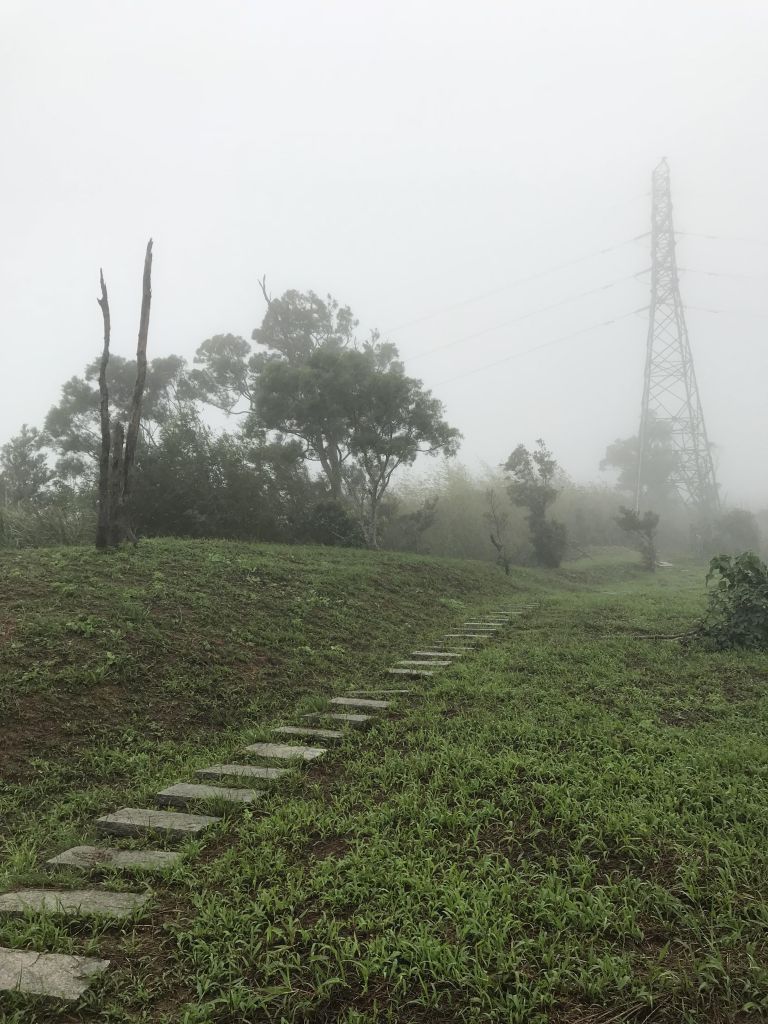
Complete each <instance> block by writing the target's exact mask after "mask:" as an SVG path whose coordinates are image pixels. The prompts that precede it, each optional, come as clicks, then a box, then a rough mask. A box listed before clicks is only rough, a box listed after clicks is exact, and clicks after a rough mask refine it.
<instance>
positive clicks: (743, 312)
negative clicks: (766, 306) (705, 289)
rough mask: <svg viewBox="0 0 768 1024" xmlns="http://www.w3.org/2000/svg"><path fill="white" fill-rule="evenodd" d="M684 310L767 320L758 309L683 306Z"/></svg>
mask: <svg viewBox="0 0 768 1024" xmlns="http://www.w3.org/2000/svg"><path fill="white" fill-rule="evenodd" d="M685 308H686V309H694V310H696V312H697V313H718V314H724V315H725V316H753V317H757V319H759V320H764V319H766V318H768V313H763V312H761V311H760V310H759V309H713V308H712V307H710V306H689V305H688V303H686V304H685Z"/></svg>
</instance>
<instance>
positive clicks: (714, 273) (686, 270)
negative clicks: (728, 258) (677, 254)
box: [677, 267, 765, 281]
mask: <svg viewBox="0 0 768 1024" xmlns="http://www.w3.org/2000/svg"><path fill="white" fill-rule="evenodd" d="M677 269H678V271H679V272H680V273H681V274H702V275H703V276H705V277H727V278H732V279H733V280H736V281H764V280H765V275H764V274H763V275H761V274H729V273H725V272H723V271H720V270H699V269H698V268H697V267H678V268H677Z"/></svg>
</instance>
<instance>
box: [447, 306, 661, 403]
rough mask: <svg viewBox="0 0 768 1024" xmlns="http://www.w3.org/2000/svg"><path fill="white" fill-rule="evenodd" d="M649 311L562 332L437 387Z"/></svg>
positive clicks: (448, 379) (638, 310)
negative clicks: (567, 332)
mask: <svg viewBox="0 0 768 1024" xmlns="http://www.w3.org/2000/svg"><path fill="white" fill-rule="evenodd" d="M647 311H648V307H647V306H641V307H640V308H639V309H632V310H630V312H629V313H622V314H621V316H614V317H611V319H610V320H603V321H601V322H600V323H599V324H590V326H589V327H582V328H581V330H579V331H572V332H571V333H570V334H562V335H560V337H559V338H552V340H551V341H545V342H543V343H542V344H541V345H533V346H532V347H531V348H526V349H523V350H522V351H520V352H513V353H512V354H511V355H508V356H504V357H503V358H501V359H496V360H494V361H493V362H492V363H485V364H484V365H483V366H475V367H474V368H473V369H471V370H464V372H463V373H460V374H458V375H457V376H455V377H448V378H447V379H446V380H441V381H439V383H438V384H436V385H435V386H436V387H442V385H443V384H451V383H453V381H455V380H464V378H465V377H470V376H471V375H472V374H474V373H482V372H483V371H484V370H492V369H494V367H496V366H501V365H502V364H503V363H508V362H511V360H513V359H520V358H521V357H522V356H527V355H530V354H531V353H532V352H540V351H541V350H542V349H544V348H550V346H552V345H559V344H560V343H561V342H563V341H570V339H571V338H578V337H579V335H582V334H588V333H589V332H590V331H597V330H599V329H600V328H601V327H610V326H611V324H615V323H618V322H619V320H626V319H627V318H628V317H630V316H636V315H637V314H638V313H646V312H647Z"/></svg>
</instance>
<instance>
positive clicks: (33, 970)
mask: <svg viewBox="0 0 768 1024" xmlns="http://www.w3.org/2000/svg"><path fill="white" fill-rule="evenodd" d="M108 967H109V960H96V959H95V958H94V957H90V956H69V955H67V954H64V953H36V952H34V951H33V950H28V949H6V948H4V947H0V992H22V993H23V994H24V995H28V996H49V997H50V998H51V999H79V998H80V996H82V995H83V993H84V992H85V991H86V990H87V989H88V988H89V987H90V986H91V985H92V984H93V982H94V981H95V980H96V979H97V978H98V977H99V976H100V975H102V974H103V973H104V971H106V969H107V968H108Z"/></svg>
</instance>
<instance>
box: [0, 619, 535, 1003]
mask: <svg viewBox="0 0 768 1024" xmlns="http://www.w3.org/2000/svg"><path fill="white" fill-rule="evenodd" d="M515 614H519V612H515ZM509 622H510V614H507V613H506V612H503V613H502V612H501V611H500V612H499V613H498V614H493V615H487V616H483V617H480V618H478V619H476V620H471V621H467V622H465V623H464V624H463V626H462V627H461V629H460V631H458V632H454V633H447V634H445V635H444V637H443V638H442V639H441V640H439V641H435V642H434V643H432V644H430V645H428V648H429V649H426V650H423V651H413V652H412V654H411V656H410V659H408V660H403V661H400V662H399V663H398V665H397V666H396V667H394V668H389V669H387V670H386V671H387V673H388V674H389V675H396V676H410V677H431V676H432V675H434V670H435V669H441V668H448V667H450V666H451V665H453V664H455V663H456V662H455V659H456V658H460V657H461V653H460V652H476V651H477V649H478V647H479V645H480V644H481V643H484V642H487V641H489V640H491V639H493V638H494V637H495V635H496V634H497V633H498V632H499V631H500V630H501V628H502V627H503V626H504V625H505V624H508V623H509ZM422 659H423V660H422ZM347 693H348V695H347V696H344V697H332V698H330V700H329V702H328V703H329V706H330V708H331V710H326V711H320V712H312V713H309V714H305V715H302V718H304V719H331V720H334V721H337V722H341V723H344V724H345V725H347V726H363V725H366V724H368V723H369V722H373V721H374V720H375V719H374V717H372V716H371V715H370V714H364V713H360V712H364V711H384V710H386V709H387V708H389V707H390V706H391V701H390V700H388V699H382V698H385V697H387V696H389V695H407V694H413V693H414V691H413V690H410V689H387V688H384V687H375V688H372V689H350V690H349V691H347ZM334 708H341V709H347V708H349V709H359V711H355V712H354V713H352V712H349V713H348V712H346V711H345V710H344V711H342V712H338V711H334V710H333V709H334ZM272 733H273V734H274V735H276V736H278V737H285V738H286V739H287V738H290V739H294V738H297V739H300V740H301V739H303V740H322V741H324V742H333V741H336V740H342V739H344V738H345V736H346V735H348V733H347V732H342V731H339V730H336V729H326V728H314V727H309V726H294V725H283V726H276V727H274V728H273V729H272ZM326 752H327V751H326V749H325V747H320V746H302V745H299V744H296V745H293V744H291V743H277V742H274V743H270V742H260V743H252V744H249V745H248V746H246V747H244V748H243V753H247V754H251V755H255V756H257V757H261V758H266V759H270V758H272V759H276V760H283V761H289V760H292V761H302V762H308V761H313V760H315V759H317V758H319V757H322V756H323V755H324V754H325V753H326ZM289 771H290V769H289V768H268V767H263V766H261V765H248V764H245V765H243V764H216V765H211V766H209V767H207V768H201V769H198V771H197V772H196V775H197V776H198V777H199V778H204V779H215V780H219V779H221V778H235V779H237V778H246V779H253V778H258V779H267V780H270V779H278V778H280V777H281V776H283V775H285V774H288V772H289ZM264 792H265V791H264V790H254V789H245V788H238V787H234V786H222V785H207V784H202V783H187V782H179V783H175V784H174V785H171V786H168V787H166V788H165V789H163V790H161V791H160V792H159V793H158V794H157V796H156V799H157V802H158V804H159V805H161V806H171V807H185V806H187V805H188V804H189V803H192V802H194V801H199V800H226V801H227V802H229V803H231V804H235V805H240V806H242V805H245V804H252V803H254V802H255V801H257V800H258V799H259V798H260V797H261V796H262V795H263V794H264ZM221 820H222V819H221V818H218V817H212V816H210V815H202V814H187V813H183V812H180V811H165V810H155V809H153V808H141V807H140V808H137V807H122V808H120V809H119V810H117V811H115V812H113V813H111V814H107V815H104V816H102V817H101V818H98V819H97V820H96V827H97V828H98V829H99V830H100V831H102V832H106V833H108V834H112V835H118V836H146V835H155V836H160V837H163V838H177V839H184V838H190V837H194V836H196V835H198V834H200V833H201V832H203V831H205V830H206V829H208V828H210V827H212V826H213V825H215V824H216V823H218V822H220V821H221ZM180 857H181V854H180V853H177V852H172V851H167V850H120V849H111V848H102V847H96V846H74V847H72V848H71V849H69V850H65V851H64V852H63V853H61V854H59V855H58V856H56V857H51V858H50V859H49V860H48V861H47V862H46V863H47V864H48V865H49V866H52V867H75V868H81V869H83V870H92V869H94V868H106V867H111V868H123V869H127V870H132V869H137V870H162V869H164V868H167V867H170V866H172V865H173V864H175V863H176V862H177V861H178V860H179V858H180ZM150 898H151V896H150V894H149V893H126V892H111V891H109V890H106V889H102V888H91V889H84V890H66V891H65V890H54V889H24V890H19V891H18V892H8V893H2V894H0V913H7V914H26V913H36V912H40V913H56V914H66V915H78V916H103V917H107V918H117V919H121V918H124V917H128V916H129V915H132V914H134V913H136V912H137V911H138V910H140V909H141V908H142V907H143V906H144V905H145V904H146V902H147V901H148V900H149V899H150ZM108 966H109V961H108V960H99V959H95V958H90V957H80V956H67V955H61V954H55V953H38V952H36V951H30V950H13V949H3V948H0V991H10V990H14V989H15V990H18V991H21V992H28V993H30V994H39V995H48V996H54V997H59V998H63V999H77V998H79V997H80V996H81V995H82V994H83V992H85V990H86V989H87V988H88V986H89V985H90V984H91V983H92V982H93V980H94V979H95V978H97V977H98V976H99V975H100V974H102V973H103V972H104V971H105V970H106V968H107V967H108Z"/></svg>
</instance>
